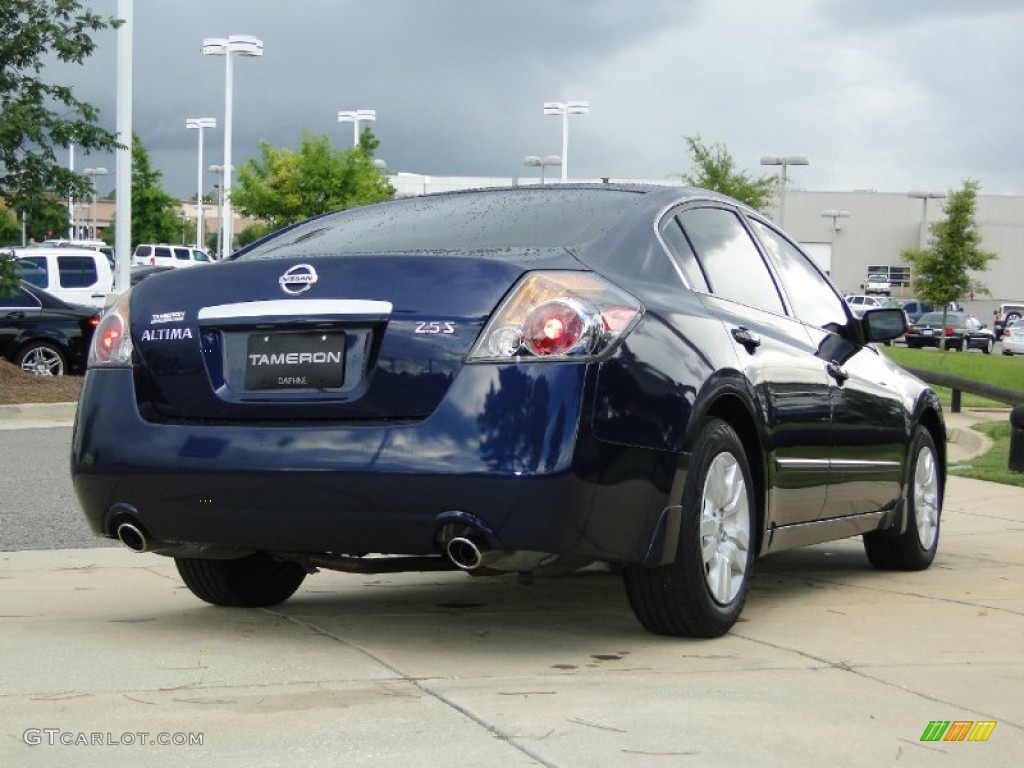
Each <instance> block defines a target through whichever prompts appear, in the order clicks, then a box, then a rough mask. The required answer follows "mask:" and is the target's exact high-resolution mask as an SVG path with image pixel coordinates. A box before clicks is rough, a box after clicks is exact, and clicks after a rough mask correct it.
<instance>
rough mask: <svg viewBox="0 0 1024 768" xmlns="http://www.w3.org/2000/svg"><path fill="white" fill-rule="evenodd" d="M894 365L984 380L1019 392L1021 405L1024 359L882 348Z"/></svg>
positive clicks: (971, 353)
mask: <svg viewBox="0 0 1024 768" xmlns="http://www.w3.org/2000/svg"><path fill="white" fill-rule="evenodd" d="M882 350H883V351H884V352H885V354H886V355H888V357H889V358H890V359H891V360H893V362H896V363H899V364H900V365H902V366H906V367H907V368H920V369H921V370H923V371H935V372H936V373H945V374H948V375H950V376H961V377H963V378H965V379H974V380H975V381H983V382H985V383H986V384H991V385H992V386H995V387H1002V388H1003V389H1013V390H1016V391H1018V392H1020V393H1021V402H1024V356H1017V355H1014V356H1013V357H1006V356H1004V355H985V354H982V353H981V352H940V351H939V350H937V349H907V348H906V347H898V346H892V347H882Z"/></svg>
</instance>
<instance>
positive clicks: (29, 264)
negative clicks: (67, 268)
mask: <svg viewBox="0 0 1024 768" xmlns="http://www.w3.org/2000/svg"><path fill="white" fill-rule="evenodd" d="M18 277H20V278H21V279H22V280H24V281H25V282H26V283H31V284H32V285H34V286H36V288H42V289H43V290H46V289H47V288H48V287H49V285H50V272H49V268H48V267H47V264H46V259H45V258H43V257H41V256H39V257H32V258H28V259H18Z"/></svg>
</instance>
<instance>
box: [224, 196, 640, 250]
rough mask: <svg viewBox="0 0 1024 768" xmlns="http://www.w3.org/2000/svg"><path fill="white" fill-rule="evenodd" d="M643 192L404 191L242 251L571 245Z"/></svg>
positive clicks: (600, 230) (602, 228)
mask: <svg viewBox="0 0 1024 768" xmlns="http://www.w3.org/2000/svg"><path fill="white" fill-rule="evenodd" d="M642 198H643V195H642V194H638V193H636V192H630V191H624V190H610V189H599V188H598V189H556V188H551V189H517V190H485V191H481V192H475V193H469V194H451V195H436V196H432V195H427V196H423V197H413V198H404V199H401V200H394V201H391V202H387V203H381V204H378V205H368V206H365V207H361V208H350V209H348V210H346V211H340V212H338V213H333V214H329V215H327V216H322V217H320V218H317V219H312V220H310V221H308V222H304V223H301V224H299V225H297V226H296V227H294V228H293V229H291V230H289V231H287V232H285V233H284V234H283V235H281V236H279V237H275V238H273V239H272V240H269V241H267V242H265V243H262V244H259V245H257V246H256V247H254V248H252V249H250V250H247V251H245V252H244V253H241V254H239V258H241V259H262V258H293V257H296V256H315V255H322V254H335V253H341V254H344V253H363V254H366V253H417V252H429V253H436V252H450V251H476V252H479V251H487V250H495V249H502V248H550V247H569V246H573V245H580V244H582V243H586V242H589V241H591V240H593V239H595V238H597V237H599V236H600V235H602V234H604V233H605V232H607V231H608V230H609V229H610V228H611V227H612V226H613V225H614V224H615V223H616V222H617V221H618V220H619V219H620V218H622V216H623V215H624V214H625V213H626V212H627V211H628V210H629V209H630V208H632V207H633V206H635V205H637V204H639V202H640V201H641V200H642Z"/></svg>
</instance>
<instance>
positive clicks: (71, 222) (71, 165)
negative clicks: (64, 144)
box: [68, 142, 76, 240]
mask: <svg viewBox="0 0 1024 768" xmlns="http://www.w3.org/2000/svg"><path fill="white" fill-rule="evenodd" d="M68 170H69V171H71V172H72V173H74V171H75V143H74V142H71V143H70V144H68ZM75 234H76V233H75V195H74V193H72V192H70V191H69V192H68V240H74V239H75Z"/></svg>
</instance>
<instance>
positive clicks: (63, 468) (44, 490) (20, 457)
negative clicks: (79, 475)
mask: <svg viewBox="0 0 1024 768" xmlns="http://www.w3.org/2000/svg"><path fill="white" fill-rule="evenodd" d="M70 450H71V428H70V427H47V428H44V429H38V428H37V429H7V430H3V431H0V467H3V472H2V473H0V551H2V552H13V551H17V550H22V549H78V548H81V547H106V546H113V545H112V544H111V542H110V541H108V540H106V539H100V538H97V537H96V536H94V535H93V533H92V532H91V531H90V530H89V527H88V526H87V525H86V523H85V519H84V518H83V517H82V513H81V512H80V511H79V509H78V500H77V499H76V498H75V492H74V489H73V488H72V487H71V475H70V473H69V471H68V455H69V452H70Z"/></svg>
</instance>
